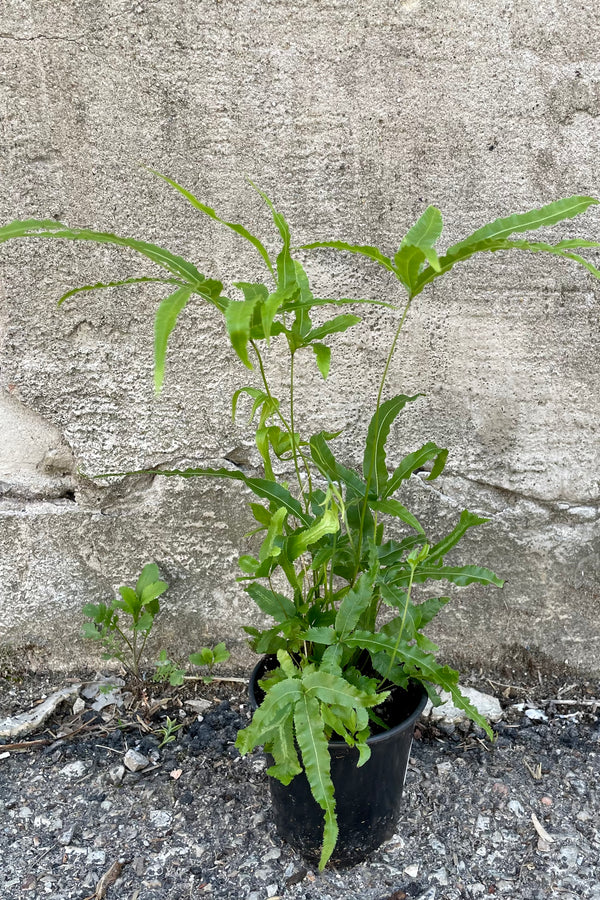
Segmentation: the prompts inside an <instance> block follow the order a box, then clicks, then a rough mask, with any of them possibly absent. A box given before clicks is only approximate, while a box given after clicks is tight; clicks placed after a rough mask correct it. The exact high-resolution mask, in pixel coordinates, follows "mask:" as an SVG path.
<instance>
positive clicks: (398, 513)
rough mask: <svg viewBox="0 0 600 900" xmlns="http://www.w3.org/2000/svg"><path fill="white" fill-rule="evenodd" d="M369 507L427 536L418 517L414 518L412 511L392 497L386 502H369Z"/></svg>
mask: <svg viewBox="0 0 600 900" xmlns="http://www.w3.org/2000/svg"><path fill="white" fill-rule="evenodd" d="M369 506H370V507H371V509H375V510H377V512H382V513H387V515H388V516H394V517H395V518H396V519H401V520H402V521H403V522H405V523H406V524H407V525H410V527H411V528H414V529H415V531H418V532H419V534H425V529H424V528H423V526H422V525H421V523H420V522H419V520H418V519H417V518H416V516H413V514H412V513H411V512H410V510H408V509H407V508H406V507H405V506H403V505H402V504H401V503H400V502H399V501H398V500H394V499H393V498H392V497H388V498H387V499H385V500H369Z"/></svg>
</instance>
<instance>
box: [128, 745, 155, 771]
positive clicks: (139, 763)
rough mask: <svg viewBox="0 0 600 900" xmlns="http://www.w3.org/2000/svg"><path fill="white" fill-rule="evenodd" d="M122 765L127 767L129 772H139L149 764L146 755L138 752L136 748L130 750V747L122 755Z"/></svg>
mask: <svg viewBox="0 0 600 900" xmlns="http://www.w3.org/2000/svg"><path fill="white" fill-rule="evenodd" d="M123 765H124V766H125V767H126V768H127V769H129V771H130V772H140V771H141V770H142V769H145V768H146V766H149V765H150V760H149V759H148V757H147V756H144V754H143V753H138V751H137V750H132V749H131V748H130V749H129V750H128V751H127V752H126V754H125V756H124V757H123Z"/></svg>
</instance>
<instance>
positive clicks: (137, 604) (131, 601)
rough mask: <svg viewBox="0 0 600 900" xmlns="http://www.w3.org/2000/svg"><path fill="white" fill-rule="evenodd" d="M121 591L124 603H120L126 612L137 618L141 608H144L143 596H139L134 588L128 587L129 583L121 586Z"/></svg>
mask: <svg viewBox="0 0 600 900" xmlns="http://www.w3.org/2000/svg"><path fill="white" fill-rule="evenodd" d="M119 593H120V595H121V597H122V598H123V601H122V603H120V604H119V605H120V607H121V609H123V610H124V611H125V612H128V613H129V614H130V615H131V616H133V617H134V619H135V617H136V616H137V615H138V613H139V611H140V609H141V608H142V600H141V597H138V595H137V593H136V592H135V591H134V590H133V588H130V587H127V585H123V586H122V587H120V588H119Z"/></svg>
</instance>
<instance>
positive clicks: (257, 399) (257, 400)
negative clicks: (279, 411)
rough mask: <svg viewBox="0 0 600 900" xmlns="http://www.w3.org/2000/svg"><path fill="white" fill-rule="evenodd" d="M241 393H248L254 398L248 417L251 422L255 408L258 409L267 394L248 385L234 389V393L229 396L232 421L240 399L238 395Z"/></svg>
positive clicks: (266, 397)
mask: <svg viewBox="0 0 600 900" xmlns="http://www.w3.org/2000/svg"><path fill="white" fill-rule="evenodd" d="M242 394H248V396H249V397H251V398H252V399H253V400H254V404H253V406H252V414H251V416H250V419H249V422H251V421H252V419H253V418H254V414H255V413H256V410H257V409H258V407H259V406H260V404H261V403H264V402H265V401H266V400H268V399H269V396H268V394H265V392H264V391H261V390H259V388H255V387H250V386H245V387H241V388H238V389H237V391H235V393H234V394H233V397H232V398H231V418H232V419H233V420H234V421H235V414H236V411H237V405H238V400H239V399H240V396H241V395H242Z"/></svg>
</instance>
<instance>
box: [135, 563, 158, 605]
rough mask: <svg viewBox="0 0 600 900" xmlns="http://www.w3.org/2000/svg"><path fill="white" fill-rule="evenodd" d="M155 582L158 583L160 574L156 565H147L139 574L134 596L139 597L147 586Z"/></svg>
mask: <svg viewBox="0 0 600 900" xmlns="http://www.w3.org/2000/svg"><path fill="white" fill-rule="evenodd" d="M155 581H160V572H159V571H158V566H157V565H156V563H148V565H146V566H144V568H143V569H142V571H141V573H140V577H139V578H138V580H137V584H136V586H135V591H136V594H137V595H138V596H139V597H141V596H142V594H143V592H144V588H146V587H148V585H149V584H154V582H155Z"/></svg>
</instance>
